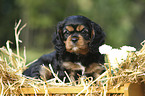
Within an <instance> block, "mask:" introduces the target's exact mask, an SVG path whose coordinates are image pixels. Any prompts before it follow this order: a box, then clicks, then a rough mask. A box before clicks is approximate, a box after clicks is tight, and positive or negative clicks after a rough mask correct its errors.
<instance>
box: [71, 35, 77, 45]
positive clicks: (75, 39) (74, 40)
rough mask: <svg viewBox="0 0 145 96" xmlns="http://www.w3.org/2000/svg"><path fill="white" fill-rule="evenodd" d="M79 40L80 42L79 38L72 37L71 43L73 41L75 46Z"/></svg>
mask: <svg viewBox="0 0 145 96" xmlns="http://www.w3.org/2000/svg"><path fill="white" fill-rule="evenodd" d="M78 40H79V37H78V36H72V37H71V41H72V42H73V43H74V44H75V43H77V42H78Z"/></svg>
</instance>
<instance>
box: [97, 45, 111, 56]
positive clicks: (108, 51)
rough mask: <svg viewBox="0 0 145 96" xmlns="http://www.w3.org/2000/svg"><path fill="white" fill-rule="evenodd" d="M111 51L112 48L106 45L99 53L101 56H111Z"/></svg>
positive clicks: (101, 47) (100, 48)
mask: <svg viewBox="0 0 145 96" xmlns="http://www.w3.org/2000/svg"><path fill="white" fill-rule="evenodd" d="M111 50H112V47H111V46H109V45H106V44H104V45H102V46H100V47H99V52H100V53H101V54H109V53H110V51H111Z"/></svg>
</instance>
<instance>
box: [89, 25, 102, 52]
mask: <svg viewBox="0 0 145 96" xmlns="http://www.w3.org/2000/svg"><path fill="white" fill-rule="evenodd" d="M91 26H92V33H91V41H90V44H89V48H90V49H89V50H90V52H92V53H96V52H99V46H101V45H102V44H103V43H104V41H105V33H104V32H103V30H102V28H101V27H100V26H99V25H98V24H96V23H94V22H91Z"/></svg>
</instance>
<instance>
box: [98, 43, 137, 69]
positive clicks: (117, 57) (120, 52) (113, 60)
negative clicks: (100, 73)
mask: <svg viewBox="0 0 145 96" xmlns="http://www.w3.org/2000/svg"><path fill="white" fill-rule="evenodd" d="M99 51H100V53H101V54H107V56H108V60H109V62H110V64H111V66H112V67H114V68H117V67H118V64H121V63H122V62H124V61H125V60H126V59H127V56H128V54H129V52H131V51H136V49H135V48H134V47H130V46H123V47H121V48H120V49H112V47H111V46H109V45H106V44H104V45H102V46H100V47H99Z"/></svg>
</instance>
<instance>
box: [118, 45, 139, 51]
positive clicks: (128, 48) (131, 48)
mask: <svg viewBox="0 0 145 96" xmlns="http://www.w3.org/2000/svg"><path fill="white" fill-rule="evenodd" d="M121 50H124V51H136V49H135V48H134V47H131V46H122V47H121Z"/></svg>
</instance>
